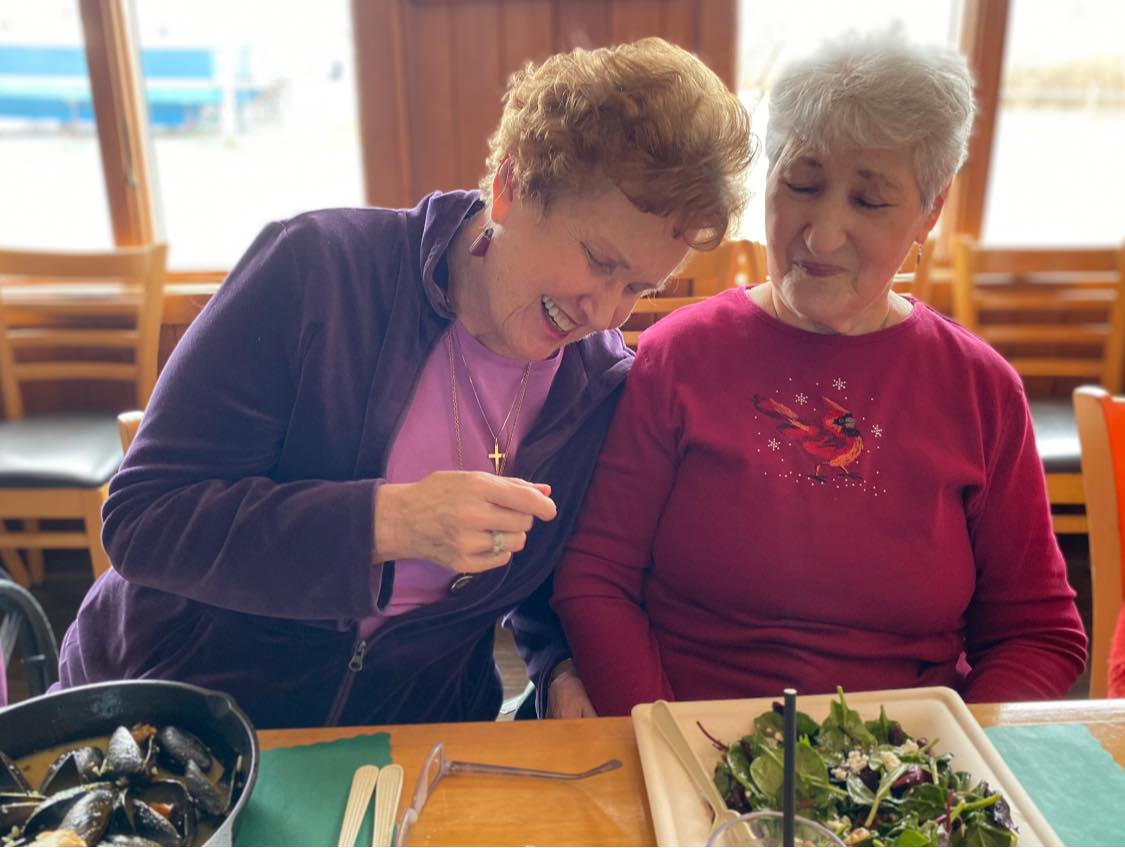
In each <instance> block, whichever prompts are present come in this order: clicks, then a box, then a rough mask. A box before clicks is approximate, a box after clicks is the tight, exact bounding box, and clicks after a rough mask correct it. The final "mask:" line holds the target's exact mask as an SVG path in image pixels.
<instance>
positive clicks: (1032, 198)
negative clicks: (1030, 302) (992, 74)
mask: <svg viewBox="0 0 1125 848" xmlns="http://www.w3.org/2000/svg"><path fill="white" fill-rule="evenodd" d="M1123 32H1125V5H1123V4H1121V3H1120V2H1118V0H1072V2H1069V3H1039V2H1033V0H1012V3H1011V6H1010V7H1009V11H1008V39H1007V47H1006V54H1005V57H1004V71H1003V77H1002V79H1001V83H1000V108H999V112H998V115H997V122H996V132H995V137H994V140H993V145H992V163H991V168H990V169H989V182H988V194H987V199H986V203H985V215H984V222H983V225H982V231H981V238H982V240H983V241H987V242H990V243H993V244H1011V245H1021V244H1026V245H1035V244H1040V245H1056V244H1077V245H1081V244H1087V245H1092V244H1116V243H1118V242H1120V241H1121V239H1122V237H1123V236H1125V193H1123V192H1122V190H1121V189H1122V186H1125V157H1122V155H1121V152H1122V146H1123V144H1125V52H1123V51H1122V47H1121V43H1122V42H1121V34H1122V33H1123Z"/></svg>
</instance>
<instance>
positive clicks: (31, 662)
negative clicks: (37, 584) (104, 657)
mask: <svg viewBox="0 0 1125 848" xmlns="http://www.w3.org/2000/svg"><path fill="white" fill-rule="evenodd" d="M13 661H14V662H15V666H16V667H19V666H22V668H23V671H24V674H25V675H26V676H27V690H28V695H29V696H30V697H35V696H36V695H42V694H43V693H45V692H46V691H47V688H48V687H49V686H50V685H51V684H52V683H54V682H55V681H56V680H58V679H59V649H58V644H57V643H56V642H55V634H54V631H53V630H52V629H51V623H50V622H49V621H48V620H47V615H46V613H44V612H43V607H41V606H40V605H39V602H38V601H37V600H35V596H34V595H32V594H31V593H30V592H29V591H27V589H25V588H23V587H22V586H20V585H18V584H16V583H14V582H12V580H10V579H9V576H8V575H7V573H6V572H4V571H3V569H0V673H2V672H3V671H4V669H11V668H13ZM0 706H2V704H0Z"/></svg>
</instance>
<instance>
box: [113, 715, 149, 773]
mask: <svg viewBox="0 0 1125 848" xmlns="http://www.w3.org/2000/svg"><path fill="white" fill-rule="evenodd" d="M151 760H152V739H151V738H150V739H149V741H148V742H147V743H146V744H145V746H144V747H143V748H142V746H141V745H138V744H137V740H136V739H134V738H133V734H132V733H130V732H129V728H127V727H118V728H117V729H116V730H115V731H113V735H112V736H111V737H109V746H108V747H107V748H106V752H105V764H104V765H103V766H102V768H103V769H104V773H105V774H107V775H113V776H114V777H124V778H135V777H142V776H144V775H145V774H146V773H147V772H148V770H149V766H150V764H151Z"/></svg>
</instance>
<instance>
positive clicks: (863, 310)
mask: <svg viewBox="0 0 1125 848" xmlns="http://www.w3.org/2000/svg"><path fill="white" fill-rule="evenodd" d="M944 200H945V194H944V192H943V193H942V195H941V196H939V197H938V199H937V200H936V201H935V203H934V208H933V209H932V210H925V209H923V208H922V199H921V195H920V193H919V190H918V185H917V181H916V180H915V176H914V166H913V158H912V156H911V153H910V151H906V150H874V149H866V148H851V149H843V150H833V151H829V152H827V153H825V152H822V151H812V150H805V149H802V148H800V147H799V146H797V145H795V144H794V143H793V142H790V145H789V147H788V148H786V151H785V153H784V154H783V156H782V158H781V160H780V161H779V162H778V164H777V166H776V167H775V168H774V169H773V171H772V172H771V174H770V176H769V180H768V182H767V186H766V241H767V243H768V245H769V248H768V264H769V274H770V280H771V281H772V286H773V290H774V297H775V301H774V303H775V305H776V306H777V307H778V317H780V318H781V319H782V320H786V321H787V323H793V324H795V325H796V326H800V327H803V328H805V329H810V330H816V331H819V332H835V333H864V332H871V331H873V330H876V329H878V328H879V327H880V326H881V325H882V323H883V322H884V320H885V319H886V317H887V314H888V309H889V307H890V302H889V297H890V290H891V283H892V281H893V278H894V274H895V272H896V271H898V268H899V266H900V265H901V264H902V262H903V259H904V258H905V257H906V253H907V251H908V250H909V249H910V247H911V245H912V244H913V243H914V242H919V243H921V242H923V241H925V239H926V235H927V234H928V233H929V231H930V229H931V228H932V227H933V225H934V223H935V222H936V221H937V218H938V215H939V214H940V213H941V207H942V204H943V203H944ZM778 301H780V303H778Z"/></svg>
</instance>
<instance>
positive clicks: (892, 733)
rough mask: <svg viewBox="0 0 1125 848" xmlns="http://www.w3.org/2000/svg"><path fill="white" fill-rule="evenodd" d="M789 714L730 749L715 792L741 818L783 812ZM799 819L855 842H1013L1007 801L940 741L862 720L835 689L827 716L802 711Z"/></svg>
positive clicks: (723, 747)
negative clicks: (940, 749) (940, 747)
mask: <svg viewBox="0 0 1125 848" xmlns="http://www.w3.org/2000/svg"><path fill="white" fill-rule="evenodd" d="M783 712H784V710H783V707H782V705H781V704H780V703H776V702H775V703H774V705H773V709H772V710H771V711H769V712H766V713H762V714H761V715H760V716H758V717H757V718H756V719H754V732H753V733H752V734H750V735H749V736H744V737H743V738H742V739H740V740H738V741H736V742H734V743H733V744H730V745H727V744H724V743H722V742H720V741H719V740H717V739H715V738H714V737H713V736H711V735H710V734H709V733H707V731H706V729H704V728H703V727H702V725H701V726H700V729H701V730H703V732H704V733H705V734H707V737H708V738H709V739H710V740H711V742H712V743H713V744H714V745H715V747H716V748H718V749H719V750H720V751H722V753H723V757H722V759H720V760H719V762H718V764H716V766H715V785H716V786H717V787H718V789H719V792H720V793H721V794H722V796H723V798H724V799H725V800H726V802H727V805H728V806H730V807H731V808H732V809H735V810H738V811H740V812H750V811H751V810H780V809H781V806H782V784H783V782H784V752H783V740H784V718H783ZM797 739H798V742H797V749H796V751H795V761H796V771H797V814H798V815H802V816H805V817H806V818H810V819H814V820H816V821H819V822H821V823H822V824H824V825H826V826H827V827H828V828H830V829H831V830H833V831H834V832H835V833H836V834H837V835H838V836H839V837H840V838H841V839H842V840H843V841H844V843H845V844H847V845H1015V844H1016V842H1017V840H1018V833H1017V831H1016V826H1015V825H1014V824H1013V823H1012V815H1011V810H1010V808H1009V806H1008V803H1007V801H1005V800H1004V796H1003V795H1001V794H1000V793H999V792H995V791H993V790H992V789H991V788H990V787H989V786H988V784H987V783H985V782H983V781H974V780H973V777H972V775H970V774H969V773H968V772H964V771H956V770H954V768H953V767H952V766H951V765H950V762H951V760H952V759H953V754H952V753H945V754H937V753H935V751H936V747H937V744H938V741H939V740H937V739H930V740H926V739H921V738H917V739H916V738H913V737H911V736H910V735H908V734H907V733H906V731H904V730H903V729H902V726H901V725H900V724H899V723H898V722H897V721H894V720H892V719H890V718H888V717H887V713H886V710H885V709H883V708H882V707H880V708H879V718H878V720H876V721H867V722H865V721H863V719H861V718H860V717H859V713H857V712H856V711H855V710H852V709H849V708H848V704H847V702H846V701H845V700H844V691H843V690H842V689H837V697H836V698H835V699H834V700H833V701H832V703H831V706H830V708H829V712H828V718H826V719H825V720H824V721H823V722H822V723H820V724H817V723H816V722H815V721H813V720H812V719H811V718H809V717H808V716H807V715H805V714H804V713H800V712H799V713H798V714H797Z"/></svg>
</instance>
